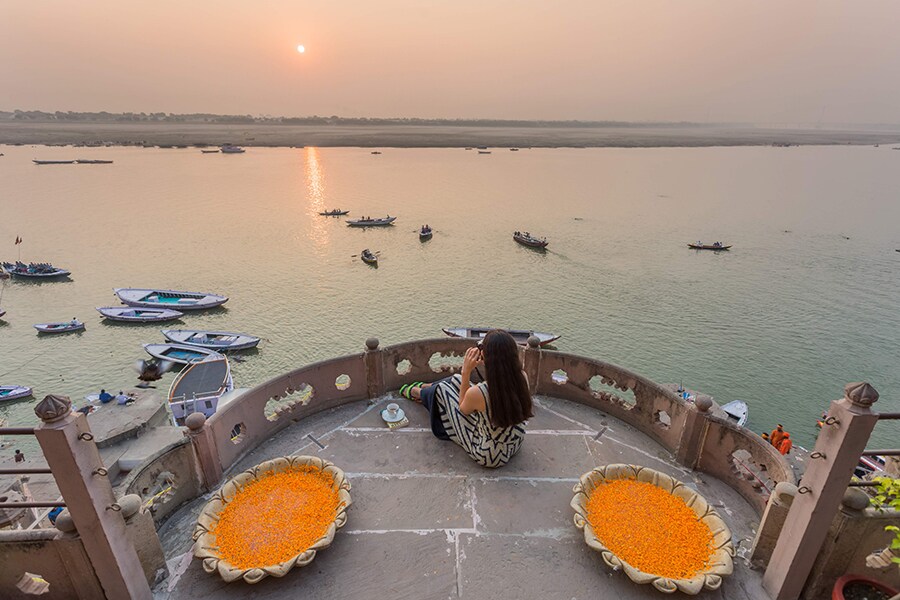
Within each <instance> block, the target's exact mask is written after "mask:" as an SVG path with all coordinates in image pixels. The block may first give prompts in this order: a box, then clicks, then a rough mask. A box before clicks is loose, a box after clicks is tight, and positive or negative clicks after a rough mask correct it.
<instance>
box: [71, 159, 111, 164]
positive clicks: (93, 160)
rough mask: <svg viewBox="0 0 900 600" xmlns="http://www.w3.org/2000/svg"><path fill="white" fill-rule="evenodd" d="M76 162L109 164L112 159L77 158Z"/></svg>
mask: <svg viewBox="0 0 900 600" xmlns="http://www.w3.org/2000/svg"><path fill="white" fill-rule="evenodd" d="M75 162H76V164H79V165H111V164H112V162H113V161H111V160H97V159H83V158H82V159H77V160H76V161H75Z"/></svg>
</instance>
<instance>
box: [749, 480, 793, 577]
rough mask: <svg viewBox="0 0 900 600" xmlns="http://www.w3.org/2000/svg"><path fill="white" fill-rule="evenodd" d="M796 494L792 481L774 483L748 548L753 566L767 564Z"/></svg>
mask: <svg viewBox="0 0 900 600" xmlns="http://www.w3.org/2000/svg"><path fill="white" fill-rule="evenodd" d="M796 495H797V486H796V485H794V484H793V483H788V482H787V481H782V482H780V483H776V484H775V491H774V492H773V493H772V495H771V496H769V502H768V504H766V511H765V512H764V513H763V516H762V519H761V520H760V522H759V529H758V530H757V532H756V537H755V538H754V539H753V547H752V548H751V550H750V562H751V563H752V564H753V566H754V567H757V568H764V567H766V566H767V565H768V564H769V559H771V558H772V551H774V550H775V544H776V543H778V536H779V535H781V530H782V529H783V528H784V522H785V520H786V519H787V516H788V511H790V509H791V504H792V503H793V502H794V497H795V496H796Z"/></svg>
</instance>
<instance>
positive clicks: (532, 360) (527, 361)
mask: <svg viewBox="0 0 900 600" xmlns="http://www.w3.org/2000/svg"><path fill="white" fill-rule="evenodd" d="M522 362H523V364H522V368H523V369H525V375H527V376H528V387H530V388H531V393H532V394H536V393H537V389H538V378H539V377H540V374H541V340H539V339H538V337H537V336H536V335H532V336H530V337H529V338H528V342H527V343H526V345H525V352H524V358H523V361H522Z"/></svg>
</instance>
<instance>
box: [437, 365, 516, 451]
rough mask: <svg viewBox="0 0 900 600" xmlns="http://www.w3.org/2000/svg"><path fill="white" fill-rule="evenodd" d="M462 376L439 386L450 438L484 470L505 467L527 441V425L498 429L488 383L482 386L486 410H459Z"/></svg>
mask: <svg viewBox="0 0 900 600" xmlns="http://www.w3.org/2000/svg"><path fill="white" fill-rule="evenodd" d="M461 383H462V377H461V376H460V375H454V376H453V377H452V378H450V379H449V380H446V381H443V382H441V383H440V384H439V385H438V386H437V390H436V394H435V397H436V399H437V405H438V410H439V411H440V415H441V422H442V423H443V425H444V429H446V430H447V435H449V436H450V439H451V440H453V441H454V442H456V444H457V445H459V447H460V448H462V449H463V450H465V452H466V454H468V455H469V456H470V457H471V458H472V460H474V461H475V462H477V463H478V464H479V465H481V466H482V467H488V468H491V469H495V468H497V467H502V466H503V465H505V464H506V463H508V462H509V460H510V459H511V458H512V457H513V456H515V454H516V452H518V451H519V448H521V447H522V441H523V440H524V439H525V423H519V424H518V425H514V426H512V427H494V426H493V425H491V419H490V414H491V399H490V396H489V395H488V388H487V383H479V384H478V385H477V386H476V387H478V388H479V389H481V393H482V394H484V398H485V400H486V402H485V406H486V410H485V411H484V412H482V411H475V412H473V413H472V414H470V415H464V414H462V412H460V410H459V400H460V399H459V386H460V384H461Z"/></svg>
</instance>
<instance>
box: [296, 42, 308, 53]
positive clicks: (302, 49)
mask: <svg viewBox="0 0 900 600" xmlns="http://www.w3.org/2000/svg"><path fill="white" fill-rule="evenodd" d="M297 52H299V53H300V54H303V53H304V52H306V46H304V45H303V44H300V45H299V46H297Z"/></svg>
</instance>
